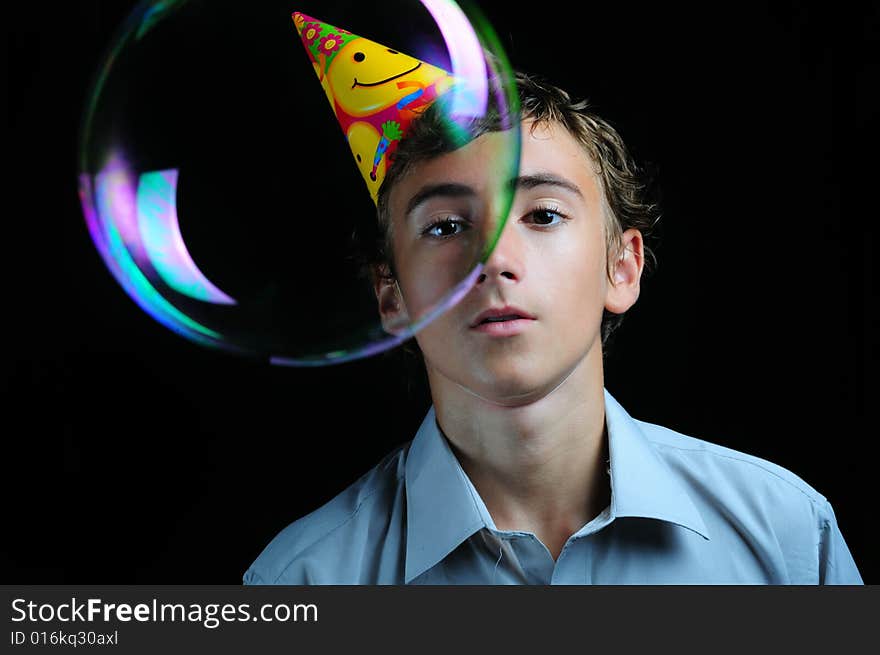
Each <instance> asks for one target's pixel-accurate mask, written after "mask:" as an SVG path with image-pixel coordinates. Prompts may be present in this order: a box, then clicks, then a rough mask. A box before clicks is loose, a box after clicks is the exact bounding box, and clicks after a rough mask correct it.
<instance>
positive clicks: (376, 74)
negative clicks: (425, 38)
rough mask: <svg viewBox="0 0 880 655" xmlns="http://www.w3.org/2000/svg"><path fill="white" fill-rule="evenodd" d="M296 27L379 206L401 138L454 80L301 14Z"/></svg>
mask: <svg viewBox="0 0 880 655" xmlns="http://www.w3.org/2000/svg"><path fill="white" fill-rule="evenodd" d="M293 23H294V25H295V26H296V29H297V32H298V33H299V35H300V38H301V39H302V43H303V45H304V46H305V49H306V52H307V53H308V55H309V59H310V60H311V62H312V66H313V67H314V69H315V74H316V75H317V76H318V80H319V81H320V82H321V86H322V87H323V89H324V93H326V95H327V100H328V101H329V102H330V106H331V107H333V113H334V114H335V115H336V119H337V121H338V122H339V125H340V127H341V128H342V132H343V134H345V137H346V139H347V140H348V145H349V147H350V148H351V152H352V154H353V155H354V158H355V162H356V164H357V167H358V169H359V170H360V172H361V175H362V176H363V178H364V181H365V182H366V183H367V188H368V189H369V191H370V197H371V198H372V199H373V202H374V203H375V202H376V196H377V194H378V192H379V187H380V186H381V184H382V180H383V179H384V178H385V171H386V170H387V169H388V167H389V166H390V165H391V161H392V158H393V156H394V152H395V151H396V150H397V146H398V144H399V143H400V140H401V139H402V138H403V137H404V136H405V135H406V134H407V132H408V131H409V127H410V124H411V123H412V121H413V120H414V119H415V118H416V117H417V116H418V115H419V114H420V113H421V112H423V111H425V109H427V108H428V107H429V106H430V105H431V104H433V102H434V101H435V100H436V99H437V98H438V97H439V96H440V95H442V94H443V93H445V92H446V91H447V90H449V88H450V87H451V86H452V85H453V83H454V80H453V77H452V76H451V75H450V74H449V73H448V72H446V71H445V70H443V69H442V68H438V67H436V66H432V65H431V64H429V63H427V62H424V61H421V60H419V59H415V58H414V57H410V56H409V55H406V54H403V53H401V52H398V51H396V50H394V49H392V48H389V47H387V46H384V45H381V44H379V43H376V42H375V41H371V40H369V39H365V38H363V37H361V36H358V35H356V34H352V33H351V32H349V31H348V30H343V29H340V28H338V27H335V26H333V25H330V24H329V23H325V22H323V21H320V20H318V19H316V18H312V17H311V16H306V15H305V14H302V13H300V12H294V13H293Z"/></svg>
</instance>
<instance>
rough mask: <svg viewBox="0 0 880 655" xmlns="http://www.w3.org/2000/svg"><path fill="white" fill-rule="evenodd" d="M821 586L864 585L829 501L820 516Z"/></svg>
mask: <svg viewBox="0 0 880 655" xmlns="http://www.w3.org/2000/svg"><path fill="white" fill-rule="evenodd" d="M819 584H823V585H861V584H864V582H863V581H862V576H861V575H860V574H859V569H858V567H857V566H856V563H855V560H853V556H852V554H851V553H850V552H849V548H848V547H847V545H846V541H844V539H843V535H842V534H841V533H840V528H839V527H838V525H837V517H836V516H835V515H834V509H832V507H831V504H830V503H829V502H828V501H827V500H826V501H825V504H824V507H823V511H822V512H821V513H820V515H819Z"/></svg>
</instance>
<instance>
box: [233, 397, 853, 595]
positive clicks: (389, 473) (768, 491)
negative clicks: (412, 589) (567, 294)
mask: <svg viewBox="0 0 880 655" xmlns="http://www.w3.org/2000/svg"><path fill="white" fill-rule="evenodd" d="M605 421H606V427H607V432H608V450H609V455H610V460H611V466H610V469H611V475H610V479H611V502H610V505H609V506H608V507H606V508H605V510H604V511H602V512H601V513H600V514H599V515H598V516H596V517H595V518H593V519H592V520H591V521H589V522H588V523H587V524H586V525H584V526H583V527H582V528H581V529H580V530H578V531H577V532H575V533H574V534H573V535H571V537H569V539H568V541H567V542H566V544H565V546H564V548H563V550H562V552H561V553H560V555H559V557H558V558H557V560H556V561H554V560H553V558H552V556H551V555H550V552H549V551H548V550H547V548H546V547H545V546H544V544H542V543H541V541H540V540H539V539H538V538H537V537H536V536H535V535H534V534H532V533H530V532H518V531H509V530H499V529H498V528H497V527H496V526H495V523H494V521H493V520H492V517H491V516H490V515H489V512H488V511H487V509H486V505H485V504H484V503H483V500H482V499H481V498H480V494H479V493H477V490H476V488H475V487H474V485H473V484H472V483H471V481H470V480H469V479H468V476H467V475H466V474H465V472H464V470H463V469H462V467H461V464H460V463H459V461H458V459H457V458H456V456H455V454H454V453H453V452H452V450H451V449H450V446H449V442H448V441H447V438H446V437H445V435H443V433H442V432H441V431H440V428H439V426H438V425H437V421H436V417H435V414H434V409H433V408H431V410H430V411H429V412H428V415H427V416H426V417H425V420H424V421H423V422H422V425H421V427H420V428H419V431H418V433H417V434H416V436H415V438H414V439H413V440H412V441H411V442H409V443H407V444H405V445H403V446H401V447H400V448H398V449H397V450H395V451H394V452H392V453H391V454H389V455H388V456H387V457H385V458H384V459H383V460H382V461H381V462H380V463H379V464H378V465H377V466H376V467H375V468H373V469H372V470H371V471H369V472H368V473H367V474H365V475H364V476H363V477H361V478H360V479H359V480H358V481H357V482H355V483H354V484H352V485H351V486H350V487H349V488H348V489H346V490H345V491H343V492H342V493H341V494H339V495H338V496H336V497H335V498H334V499H333V500H331V501H330V502H328V503H327V504H325V505H324V506H323V507H320V508H319V509H317V510H316V511H314V512H312V513H311V514H309V515H307V516H305V517H303V518H301V519H299V520H298V521H295V522H293V523H292V524H291V525H289V526H288V527H286V528H285V529H284V530H282V531H281V533H279V534H278V536H276V537H275V538H274V539H273V540H272V542H271V543H269V545H268V546H266V548H265V550H264V551H263V552H262V554H260V556H259V557H258V558H257V559H256V561H255V562H254V563H253V564H252V565H251V566H250V568H249V569H248V570H247V571H246V572H245V574H244V582H245V584H291V585H303V584H343V585H350V584H429V585H439V584H468V585H475V584H540V585H547V584H577V585H582V584H644V585H657V584H809V585H812V584H862V578H861V576H860V575H859V571H858V568H857V567H856V564H855V562H854V561H853V558H852V555H851V554H850V552H849V549H848V548H847V545H846V542H845V541H844V539H843V536H842V535H841V532H840V529H839V528H838V526H837V520H836V518H835V516H834V511H833V510H832V508H831V505H830V504H829V502H828V500H826V498H825V497H824V496H822V495H821V494H820V493H819V492H817V491H816V490H815V489H813V488H812V487H811V486H810V485H808V484H807V483H806V482H804V481H803V480H801V479H800V478H799V477H797V476H796V475H794V474H793V473H791V472H790V471H788V470H786V469H784V468H782V467H781V466H777V465H775V464H772V463H771V462H768V461H766V460H763V459H760V458H758V457H753V456H751V455H746V454H744V453H741V452H737V451H735V450H731V449H729V448H725V447H722V446H719V445H716V444H712V443H709V442H706V441H702V440H700V439H695V438H693V437H689V436H685V435H683V434H679V433H677V432H674V431H672V430H669V429H667V428H664V427H660V426H658V425H652V424H650V423H645V422H643V421H638V420H635V419H633V418H632V417H631V416H630V415H629V414H628V413H627V412H626V410H624V409H623V407H621V406H620V405H619V404H618V403H617V401H616V400H615V399H614V398H613V397H612V396H611V394H610V393H608V391H607V390H606V391H605Z"/></svg>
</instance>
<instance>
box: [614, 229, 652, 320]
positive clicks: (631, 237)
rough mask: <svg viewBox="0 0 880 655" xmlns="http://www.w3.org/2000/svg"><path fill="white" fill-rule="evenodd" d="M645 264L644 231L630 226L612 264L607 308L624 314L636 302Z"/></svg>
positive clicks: (622, 238) (622, 236) (623, 236)
mask: <svg viewBox="0 0 880 655" xmlns="http://www.w3.org/2000/svg"><path fill="white" fill-rule="evenodd" d="M644 265H645V244H644V241H643V240H642V233H641V232H639V231H638V230H637V229H635V228H630V229H629V230H627V231H626V232H624V233H623V234H622V235H621V242H620V250H619V251H618V252H617V256H616V258H615V261H614V263H613V264H612V266H611V284H610V285H609V287H608V290H607V292H606V293H605V309H607V310H608V311H609V312H611V313H612V314H623V313H624V312H625V311H627V310H628V309H629V308H630V307H632V306H633V305H634V304H635V303H636V300H638V298H639V290H640V288H641V279H642V269H643V268H644Z"/></svg>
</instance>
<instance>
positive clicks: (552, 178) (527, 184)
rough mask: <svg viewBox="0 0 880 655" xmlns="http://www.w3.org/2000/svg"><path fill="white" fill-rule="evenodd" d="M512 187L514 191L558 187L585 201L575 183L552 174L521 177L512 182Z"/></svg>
mask: <svg viewBox="0 0 880 655" xmlns="http://www.w3.org/2000/svg"><path fill="white" fill-rule="evenodd" d="M511 186H512V187H513V188H514V189H527V190H528V189H534V188H535V187H539V186H556V187H560V188H562V189H566V190H568V191H571V192H572V193H573V194H575V195H576V196H578V197H579V198H581V199H583V197H584V194H583V193H581V190H580V188H579V187H578V185H577V184H575V183H574V182H570V181H568V180H566V179H565V178H564V177H559V176H558V175H554V174H552V173H536V174H533V175H520V176H519V177H518V178H516V179H515V180H512V182H511Z"/></svg>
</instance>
